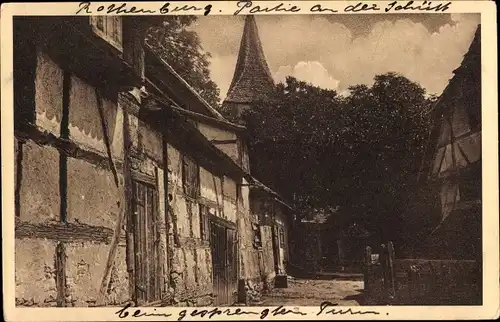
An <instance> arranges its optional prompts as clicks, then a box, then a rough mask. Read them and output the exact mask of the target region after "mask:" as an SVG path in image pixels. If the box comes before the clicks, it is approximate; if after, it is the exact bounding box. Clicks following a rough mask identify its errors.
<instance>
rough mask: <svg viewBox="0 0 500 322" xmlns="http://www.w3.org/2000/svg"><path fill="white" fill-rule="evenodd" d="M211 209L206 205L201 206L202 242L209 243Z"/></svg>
mask: <svg viewBox="0 0 500 322" xmlns="http://www.w3.org/2000/svg"><path fill="white" fill-rule="evenodd" d="M209 211H210V209H209V207H208V206H206V205H202V204H200V237H201V239H202V240H206V241H208V240H209V238H210V234H209V231H208V229H209V226H208V225H209V222H208V215H209Z"/></svg>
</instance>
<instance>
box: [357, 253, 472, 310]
mask: <svg viewBox="0 0 500 322" xmlns="http://www.w3.org/2000/svg"><path fill="white" fill-rule="evenodd" d="M386 259H387V261H386ZM391 262H392V263H391ZM481 285H482V271H481V263H480V262H477V261H472V260H426V259H394V260H392V261H391V260H390V256H387V257H384V256H381V257H380V260H378V261H374V262H370V263H367V264H366V266H365V290H366V291H365V302H366V304H368V305H384V304H395V305H481V303H482V286H481Z"/></svg>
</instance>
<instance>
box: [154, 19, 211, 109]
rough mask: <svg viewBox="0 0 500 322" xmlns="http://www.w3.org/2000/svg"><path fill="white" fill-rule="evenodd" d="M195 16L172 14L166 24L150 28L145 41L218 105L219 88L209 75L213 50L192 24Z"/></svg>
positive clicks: (206, 97)
mask: <svg viewBox="0 0 500 322" xmlns="http://www.w3.org/2000/svg"><path fill="white" fill-rule="evenodd" d="M196 19H197V17H196V16H169V17H166V18H165V20H164V22H163V25H162V26H159V27H153V28H150V30H149V32H148V35H147V38H146V42H147V44H148V45H150V46H151V47H152V48H154V49H155V50H156V51H157V52H158V53H159V54H160V55H161V57H162V58H163V59H164V60H165V61H166V62H167V63H169V64H170V65H171V66H172V68H173V69H174V70H175V71H176V72H177V73H179V75H181V77H182V78H184V79H185V80H186V81H187V82H188V83H189V84H190V85H191V86H192V87H193V88H194V89H195V90H196V91H197V92H198V93H199V94H200V95H201V97H203V98H204V99H205V100H206V101H207V102H208V103H209V104H210V105H212V106H213V107H215V108H218V107H219V101H220V98H219V95H220V90H219V88H218V86H217V84H215V83H214V82H213V81H212V80H211V78H210V70H209V65H210V61H209V60H210V53H208V52H205V51H204V50H203V47H202V46H201V42H200V38H199V37H198V34H197V33H196V32H194V31H191V30H189V28H188V27H189V26H191V24H193V23H194V22H195V21H196Z"/></svg>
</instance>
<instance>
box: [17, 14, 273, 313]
mask: <svg viewBox="0 0 500 322" xmlns="http://www.w3.org/2000/svg"><path fill="white" fill-rule="evenodd" d="M157 22H161V20H160V19H157V18H153V19H149V18H148V19H144V18H138V17H137V18H134V17H120V16H107V17H95V16H93V17H77V18H75V17H50V18H49V17H44V18H39V17H30V18H16V19H15V21H14V44H15V45H14V57H15V61H14V97H15V106H14V108H15V165H16V168H15V170H16V176H15V178H16V182H15V196H16V198H15V200H16V205H15V210H16V228H15V229H16V231H15V236H16V244H15V245H16V250H15V252H16V258H15V267H16V276H15V278H16V305H18V306H78V307H80V306H109V305H122V304H124V303H127V302H130V301H132V302H133V303H135V304H137V305H179V306H193V305H197V306H199V305H203V306H206V305H212V304H215V305H229V304H232V303H234V302H237V301H238V300H240V301H241V300H249V299H251V298H249V296H247V295H248V294H258V293H260V291H261V290H262V289H263V285H264V282H265V281H264V280H262V279H261V274H260V271H261V268H262V264H261V263H260V262H259V258H261V257H267V256H269V254H266V255H265V256H262V255H259V254H260V253H259V251H260V250H259V248H258V247H257V246H256V245H254V240H255V235H256V230H255V229H254V227H255V224H256V223H257V227H258V229H257V230H259V231H260V230H261V229H262V228H261V226H259V225H258V224H259V222H258V220H256V219H255V215H254V214H253V213H252V212H251V210H250V208H251V207H250V204H251V201H250V190H251V189H252V187H253V186H255V185H256V183H255V179H253V178H252V176H251V175H250V172H249V171H250V169H249V161H248V156H247V154H246V145H245V140H246V138H245V134H244V133H245V128H244V127H242V126H240V125H236V124H232V123H230V122H228V121H227V120H225V119H224V118H223V117H222V116H221V115H220V114H219V113H218V112H217V111H216V110H215V109H214V108H212V107H211V106H210V105H208V104H207V103H206V102H205V101H204V100H203V99H202V98H201V97H200V96H199V95H198V94H197V93H196V92H195V91H194V90H193V89H192V88H191V87H190V86H189V84H187V83H186V82H185V81H184V80H183V79H182V78H181V77H180V76H179V75H178V74H177V73H176V72H175V71H174V70H173V69H172V68H171V67H170V66H169V65H168V64H167V63H166V62H164V61H163V60H162V59H161V58H159V56H158V55H157V54H155V52H154V51H152V50H151V48H149V47H147V46H145V45H144V39H145V33H146V31H147V28H148V27H150V26H151V25H152V24H155V23H157ZM33 30H37V34H36V35H35V34H33V33H32V31H33ZM259 187H261V189H262V186H261V185H259ZM264 188H265V187H264ZM264 240H265V239H264ZM271 251H273V252H274V251H275V250H274V249H272V250H271ZM277 251H279V249H278V250H277ZM259 256H260V257H259Z"/></svg>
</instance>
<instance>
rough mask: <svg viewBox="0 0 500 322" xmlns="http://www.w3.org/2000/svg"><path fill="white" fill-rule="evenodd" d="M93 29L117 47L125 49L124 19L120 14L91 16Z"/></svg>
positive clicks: (121, 49)
mask: <svg viewBox="0 0 500 322" xmlns="http://www.w3.org/2000/svg"><path fill="white" fill-rule="evenodd" d="M90 24H91V25H92V30H93V31H94V32H95V33H96V34H97V35H98V36H99V37H101V38H102V39H104V40H106V41H107V42H108V43H110V44H111V45H112V46H113V47H115V48H116V49H118V50H120V51H123V44H122V33H123V32H122V19H121V17H120V16H91V17H90Z"/></svg>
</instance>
